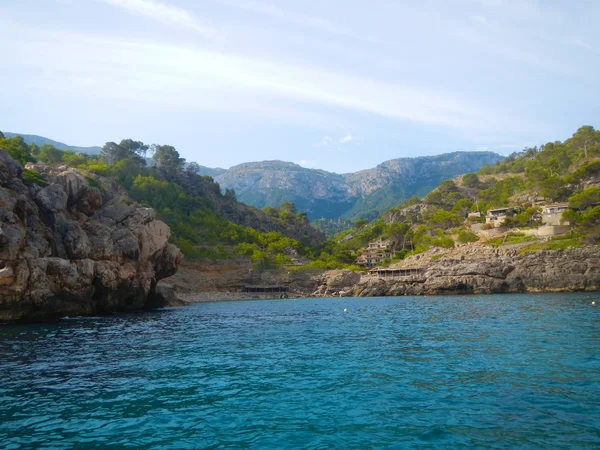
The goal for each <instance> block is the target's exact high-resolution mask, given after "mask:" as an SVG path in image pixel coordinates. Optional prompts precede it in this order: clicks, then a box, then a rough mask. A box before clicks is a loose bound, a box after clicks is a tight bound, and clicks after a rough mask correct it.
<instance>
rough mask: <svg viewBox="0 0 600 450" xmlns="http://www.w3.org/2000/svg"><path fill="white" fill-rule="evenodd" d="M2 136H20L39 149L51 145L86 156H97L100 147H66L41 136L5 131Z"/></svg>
mask: <svg viewBox="0 0 600 450" xmlns="http://www.w3.org/2000/svg"><path fill="white" fill-rule="evenodd" d="M3 134H4V136H6V137H7V138H12V137H16V136H21V137H22V138H23V140H24V141H25V142H26V143H27V144H30V145H31V144H35V145H39V146H40V147H41V146H42V145H45V144H49V145H53V146H54V147H56V148H57V149H59V150H71V151H73V152H79V153H85V154H87V155H99V154H100V150H101V147H77V146H74V145H67V144H64V143H62V142H58V141H55V140H52V139H48V138H46V137H43V136H37V135H35V134H23V133H9V132H7V131H3Z"/></svg>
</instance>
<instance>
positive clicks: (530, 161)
mask: <svg viewBox="0 0 600 450" xmlns="http://www.w3.org/2000/svg"><path fill="white" fill-rule="evenodd" d="M0 148H4V149H6V150H7V151H8V152H9V153H10V154H11V155H12V156H13V158H15V159H17V160H18V161H20V162H22V163H27V162H30V161H31V162H34V161H42V162H45V163H47V164H68V165H71V166H74V167H77V168H79V169H80V170H81V171H82V172H84V173H87V174H88V181H89V182H90V184H91V185H92V186H95V187H97V188H98V189H101V186H100V184H99V183H97V182H96V181H95V180H94V178H93V175H92V174H97V175H101V176H106V177H112V178H113V179H115V180H116V181H117V182H118V183H119V184H121V185H122V186H123V187H124V188H125V189H126V190H127V191H128V193H129V195H130V196H131V198H132V199H134V200H136V201H137V202H140V203H142V204H144V205H148V206H150V207H152V208H154V209H155V210H156V212H157V214H158V217H159V218H161V219H162V220H164V221H165V222H166V223H167V224H168V225H169V226H170V227H171V230H172V237H171V240H172V242H173V243H175V244H176V245H177V246H179V247H180V248H181V249H182V251H183V252H184V254H185V255H186V257H187V258H190V259H195V258H213V259H216V258H230V257H234V256H243V257H247V258H249V259H250V260H251V261H252V263H253V265H254V266H255V267H256V268H268V267H275V266H282V265H289V264H292V263H295V262H297V261H298V260H299V259H300V260H302V259H303V260H304V261H310V262H308V263H306V264H305V265H304V266H303V267H304V268H327V269H332V268H352V269H357V268H356V266H354V263H355V261H356V258H357V257H358V256H359V254H360V250H361V248H363V247H365V246H366V245H367V244H368V243H369V242H370V241H374V240H377V239H379V238H383V239H386V240H388V241H390V242H393V243H394V250H395V253H394V256H393V258H392V261H391V262H394V261H398V260H400V259H403V258H406V257H407V256H410V255H414V254H418V253H421V252H424V251H426V250H428V249H429V248H432V247H439V248H452V247H453V246H454V245H455V243H456V242H458V243H469V242H477V241H478V237H477V235H476V234H474V233H473V232H472V231H471V230H470V224H471V223H473V222H479V221H481V220H483V219H482V218H481V217H469V219H468V220H467V217H468V215H469V213H470V212H480V213H482V214H485V212H486V211H487V210H489V209H493V208H499V207H508V206H511V207H513V208H514V210H515V215H514V216H512V217H509V218H508V219H507V220H506V222H505V226H506V227H507V228H508V229H514V228H527V227H537V226H539V225H540V224H541V218H542V216H541V209H540V207H539V206H537V205H536V203H537V201H538V200H539V198H540V197H544V198H545V201H546V202H558V201H564V202H568V205H569V207H570V209H569V210H567V211H566V212H565V213H564V214H563V220H564V221H567V222H570V223H572V224H574V225H575V231H576V234H570V235H569V237H568V238H565V239H558V238H555V239H553V240H551V241H548V242H544V243H533V244H530V245H527V246H526V247H524V250H523V251H536V250H540V249H554V248H568V247H573V246H577V245H581V243H582V242H586V243H596V244H597V243H599V242H600V186H599V185H600V131H596V130H595V129H594V128H592V127H589V126H585V127H581V128H580V129H579V130H577V132H576V133H575V134H574V135H573V136H572V137H571V138H570V139H567V140H566V141H564V142H551V143H548V144H546V145H544V146H541V147H539V148H537V147H533V148H526V149H524V150H523V151H522V152H518V153H513V154H512V155H510V156H508V157H507V158H506V159H505V160H504V161H502V162H500V163H498V164H496V165H494V166H485V167H483V168H482V169H481V170H480V171H478V172H476V173H471V174H466V175H463V176H462V177H461V178H460V179H455V180H446V181H443V182H442V183H440V185H439V186H438V187H437V188H436V189H434V190H433V191H432V192H430V193H429V194H427V195H426V196H425V197H424V198H422V199H420V198H419V197H416V196H414V197H412V198H410V199H409V200H407V201H405V202H403V203H402V204H400V205H398V206H397V207H395V208H393V209H391V210H389V211H387V212H386V213H384V214H382V215H381V216H380V217H377V218H374V219H372V220H370V221H369V220H367V219H360V220H357V221H356V222H354V224H351V223H350V222H349V221H344V220H341V221H338V222H337V223H333V222H332V221H323V222H322V223H321V225H320V226H321V227H322V229H323V230H324V231H326V232H328V233H330V234H333V233H334V232H336V231H337V230H339V227H340V226H346V227H348V226H349V227H350V228H349V229H346V230H344V231H341V232H338V233H337V234H335V235H333V236H331V237H330V238H329V239H328V240H327V241H326V242H325V243H324V244H323V245H321V246H320V247H318V248H317V247H310V246H307V245H306V243H305V244H302V243H300V242H299V241H298V240H295V239H292V238H290V237H288V236H284V235H283V234H281V233H277V232H269V233H261V232H259V231H257V230H255V229H253V228H250V227H246V226H241V225H237V224H235V223H233V222H231V221H229V220H227V219H226V218H224V216H223V213H222V211H221V210H219V208H216V207H215V203H214V201H213V200H214V199H217V200H218V202H219V205H222V206H223V207H226V205H234V204H235V202H236V194H235V192H234V191H233V190H226V191H225V193H221V189H220V186H219V185H218V184H217V183H215V182H214V180H213V179H212V178H211V177H207V176H204V177H202V176H199V175H197V174H196V172H197V167H198V165H197V164H196V163H189V164H186V162H185V159H183V158H181V157H180V155H179V153H178V152H177V150H176V149H175V148H174V147H172V146H169V145H152V146H149V145H146V144H144V143H143V142H139V141H134V140H131V139H125V140H123V141H121V142H120V143H118V144H117V143H114V142H108V143H107V144H106V145H105V146H104V147H103V148H102V155H101V156H87V155H82V154H78V153H74V152H71V151H61V150H57V149H56V148H54V147H52V146H50V145H42V146H37V145H35V144H32V145H27V144H26V143H25V142H24V141H23V139H21V138H19V137H17V138H10V139H6V138H4V137H3V136H2V135H1V134H0ZM150 155H152V162H153V165H152V167H147V166H146V159H145V158H147V157H148V156H150ZM23 179H24V181H25V182H26V183H27V184H29V185H33V184H38V185H44V183H45V181H44V180H43V179H42V178H41V177H40V176H39V175H38V174H37V173H36V172H33V171H25V172H24V174H23ZM184 179H185V180H186V183H187V184H185V183H183V182H182V180H184ZM190 186H191V187H190ZM263 211H264V212H265V214H267V215H268V216H269V217H270V218H271V219H274V220H275V221H276V223H278V224H280V225H281V226H282V227H283V228H286V227H294V226H298V225H303V226H306V225H307V224H308V219H307V217H306V215H305V214H303V213H302V212H300V211H298V210H297V208H296V205H294V203H291V202H283V203H281V205H280V206H279V208H274V207H265V208H264V210H263ZM336 227H337V228H336ZM535 239H536V238H535V237H532V236H526V235H524V234H523V233H518V232H516V231H513V232H510V233H509V234H508V235H506V236H505V237H501V238H495V239H491V240H488V241H487V242H486V244H487V245H492V246H499V245H508V244H516V243H527V242H530V241H533V240H535ZM307 258H308V259H307Z"/></svg>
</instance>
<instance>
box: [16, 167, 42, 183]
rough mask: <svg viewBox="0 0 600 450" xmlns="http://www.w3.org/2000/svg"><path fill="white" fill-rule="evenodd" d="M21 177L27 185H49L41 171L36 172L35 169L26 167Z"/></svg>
mask: <svg viewBox="0 0 600 450" xmlns="http://www.w3.org/2000/svg"><path fill="white" fill-rule="evenodd" d="M21 178H22V179H23V183H25V185H26V186H33V185H34V184H37V185H38V186H48V182H47V181H46V180H44V179H43V178H42V176H41V175H40V174H39V173H37V172H34V171H33V170H27V169H25V170H24V171H23V172H22V173H21Z"/></svg>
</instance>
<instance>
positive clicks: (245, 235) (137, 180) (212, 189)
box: [0, 133, 324, 268]
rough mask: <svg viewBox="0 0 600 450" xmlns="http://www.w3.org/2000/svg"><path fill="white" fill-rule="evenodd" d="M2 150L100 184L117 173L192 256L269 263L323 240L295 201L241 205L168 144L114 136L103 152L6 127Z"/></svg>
mask: <svg viewBox="0 0 600 450" xmlns="http://www.w3.org/2000/svg"><path fill="white" fill-rule="evenodd" d="M0 148H2V149H4V150H7V151H8V152H9V154H10V155H11V156H12V157H13V158H14V159H16V160H18V161H19V162H21V163H22V164H26V163H28V162H38V161H39V162H43V163H46V164H49V165H53V164H67V165H69V166H71V167H75V168H77V169H78V170H80V171H81V172H83V173H84V174H88V175H89V178H88V181H89V182H90V184H92V185H93V186H94V185H98V188H99V186H100V185H99V184H98V183H97V182H95V180H94V178H93V177H94V176H96V175H98V176H103V177H110V178H113V179H114V180H115V181H116V182H118V183H119V184H120V185H121V186H122V187H123V188H124V189H126V191H127V192H128V194H129V196H130V197H131V198H132V199H133V200H135V201H137V202H139V203H141V204H142V205H147V206H149V207H152V208H153V209H155V211H156V212H157V215H158V217H159V218H160V219H162V220H164V221H165V222H166V223H167V224H168V225H169V227H170V228H171V232H172V235H171V241H172V243H174V244H175V245H177V246H178V247H179V248H180V249H181V250H182V251H183V253H184V254H185V256H186V257H187V258H188V259H198V258H210V259H218V258H233V257H239V256H243V257H248V258H249V259H250V260H251V261H252V263H253V264H254V266H255V267H257V268H267V267H273V266H277V265H282V264H290V263H292V262H293V258H297V257H304V258H306V257H312V256H313V255H314V254H315V248H316V247H317V246H318V245H319V244H320V243H321V242H322V241H323V239H324V238H323V236H322V235H321V234H320V233H319V232H317V231H316V230H315V229H313V228H312V227H311V226H310V224H309V223H308V219H307V218H306V216H305V215H304V214H302V213H300V212H298V211H296V209H295V206H294V205H293V204H291V203H285V204H282V205H281V208H279V209H278V208H270V209H269V210H268V211H266V212H264V211H260V210H256V209H255V208H251V207H248V206H247V205H244V204H241V203H239V202H237V201H236V198H235V192H234V191H233V190H229V189H228V190H226V191H225V193H221V189H220V186H219V185H218V184H217V183H215V182H214V180H213V179H212V178H211V177H208V176H200V175H198V174H196V173H194V171H193V169H194V167H193V166H192V167H190V166H191V165H186V164H185V160H184V159H183V158H180V157H179V153H178V152H177V151H176V150H175V149H174V148H173V147H171V146H168V145H157V146H154V148H152V149H150V148H149V146H146V145H144V144H143V143H141V142H138V141H133V140H131V139H126V140H123V141H121V143H119V144H117V143H114V142H108V143H107V144H106V145H105V146H104V147H103V148H102V155H101V156H89V155H82V154H78V153H75V152H73V151H69V150H59V149H57V148H55V147H54V146H52V145H49V144H44V145H42V146H41V147H39V146H37V145H36V144H30V145H29V144H27V143H26V142H25V140H24V139H23V138H22V137H13V138H5V137H4V136H3V135H2V134H1V133H0ZM149 150H152V152H153V153H154V156H153V162H154V167H151V168H149V167H146V162H145V158H144V156H145V155H146V152H147V151H149ZM107 161H110V163H108V162H107ZM184 168H187V169H188V170H185V169H184ZM23 179H24V180H26V183H28V184H29V185H31V186H33V185H36V184H37V185H40V186H42V187H43V186H44V185H45V184H46V183H45V181H44V180H42V179H41V178H40V177H39V175H38V174H37V172H34V171H30V170H25V171H24V173H23ZM99 189H100V188H99Z"/></svg>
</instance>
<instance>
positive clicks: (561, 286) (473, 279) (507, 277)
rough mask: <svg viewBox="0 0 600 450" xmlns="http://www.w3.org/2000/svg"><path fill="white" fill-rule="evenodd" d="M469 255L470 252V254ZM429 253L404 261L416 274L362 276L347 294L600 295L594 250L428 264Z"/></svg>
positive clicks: (474, 254)
mask: <svg viewBox="0 0 600 450" xmlns="http://www.w3.org/2000/svg"><path fill="white" fill-rule="evenodd" d="M473 249H475V250H476V251H474V250H473ZM432 254H433V252H428V253H425V254H422V255H417V256H418V257H412V258H409V259H407V260H406V261H405V262H403V263H402V264H404V265H405V266H406V267H410V266H411V265H418V266H419V267H420V268H421V269H422V270H423V272H422V274H421V275H418V276H412V277H403V278H395V279H394V278H389V279H379V278H376V277H373V276H368V275H364V276H363V277H362V278H361V280H360V282H359V283H357V284H356V285H355V286H354V288H353V294H354V295H357V296H361V297H368V296H379V295H440V294H492V293H511V292H513V293H517V292H553V291H593V290H600V248H598V247H596V246H590V247H583V248H571V249H568V250H553V251H549V250H547V251H540V252H532V253H525V254H519V253H517V252H515V251H514V250H503V249H489V248H485V247H480V246H478V247H473V248H471V249H469V248H468V247H465V248H460V249H455V250H454V251H453V255H452V256H451V257H446V258H441V259H438V260H435V261H434V260H431V255H432Z"/></svg>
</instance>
